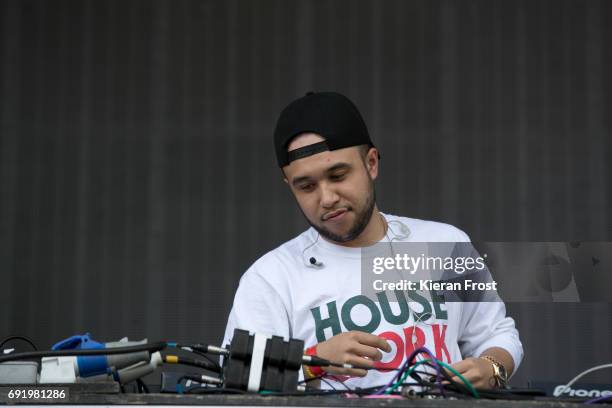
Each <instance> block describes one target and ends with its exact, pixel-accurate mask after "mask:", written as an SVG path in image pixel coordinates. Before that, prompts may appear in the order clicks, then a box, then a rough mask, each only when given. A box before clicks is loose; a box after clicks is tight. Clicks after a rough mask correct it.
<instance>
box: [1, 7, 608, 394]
mask: <svg viewBox="0 0 612 408" xmlns="http://www.w3.org/2000/svg"><path fill="white" fill-rule="evenodd" d="M0 15H1V17H0V19H1V23H2V24H1V28H0V30H1V31H0V33H1V34H0V59H1V63H0V70H1V72H0V98H1V99H0V103H1V109H0V115H1V116H0V148H1V150H0V192H1V200H0V270H1V273H2V275H1V276H2V283H1V285H0V334H2V335H6V334H10V333H18V334H25V335H28V336H31V337H32V338H33V339H34V340H36V342H37V343H39V344H40V345H41V346H49V345H50V344H52V343H53V342H55V341H57V340H59V339H61V338H64V337H67V336H69V335H71V334H74V333H77V332H84V331H90V332H92V334H93V335H94V336H95V338H98V339H101V340H112V339H117V338H119V337H121V336H130V337H135V338H141V337H145V336H146V337H149V338H151V339H158V338H171V339H176V340H192V341H202V342H217V341H219V340H220V338H221V335H222V332H223V329H224V325H225V319H226V316H227V313H228V312H229V308H230V306H231V302H232V296H233V293H234V290H235V288H236V286H237V284H238V279H239V277H240V275H241V274H242V272H243V271H244V270H245V269H246V268H247V267H248V266H249V264H250V263H252V262H253V261H254V260H255V259H256V258H257V257H258V256H260V255H261V254H262V253H264V252H265V251H267V250H269V249H271V248H273V247H275V246H276V245H278V244H280V243H282V242H283V241H285V240H286V239H288V238H290V237H292V236H294V235H295V234H297V233H299V232H300V231H301V230H303V229H304V227H305V223H304V221H303V219H302V218H301V215H300V213H299V211H298V209H297V208H296V206H295V205H294V202H293V199H292V197H291V196H290V194H289V192H288V191H287V189H286V188H285V186H284V184H283V182H282V180H281V176H280V173H279V171H278V169H277V168H276V167H275V164H274V163H275V162H274V157H273V152H272V144H271V132H272V129H273V126H274V122H275V119H276V115H277V114H278V112H279V111H280V109H281V108H282V107H283V106H284V105H285V104H286V103H287V102H288V101H290V100H291V99H293V98H295V97H296V96H299V95H301V94H303V93H304V92H306V91H308V90H312V89H314V90H323V89H331V90H338V91H340V92H344V93H346V94H347V95H349V96H350V97H351V98H353V99H354V100H355V101H356V102H357V104H358V106H359V107H360V108H361V110H362V112H363V114H364V116H365V118H366V121H367V123H368V125H369V128H370V131H371V133H372V135H373V138H374V140H375V142H376V144H377V145H378V146H379V147H380V149H381V151H382V156H383V159H382V162H381V166H382V169H381V177H380V179H379V181H378V182H377V189H378V197H379V204H380V207H381V208H382V209H383V211H386V212H390V213H397V214H402V215H409V216H413V217H418V218H428V219H434V220H440V221H444V222H448V223H452V224H455V225H457V226H459V227H461V228H462V229H464V230H465V231H467V232H468V233H469V234H470V235H471V237H472V238H473V239H479V240H497V241H502V240H525V241H527V240H610V239H612V234H611V231H612V228H611V227H612V218H611V217H610V216H609V207H610V201H611V200H610V187H609V185H610V170H611V169H610V164H609V159H608V158H609V157H610V153H611V152H610V141H609V133H610V130H611V122H610V120H611V119H610V117H611V115H610V113H611V111H610V108H611V97H612V92H611V91H612V89H611V82H610V81H611V80H610V76H609V75H606V73H607V72H611V70H612V61H611V53H610V47H609V44H610V43H611V40H612V27H611V26H610V24H609V23H608V22H609V21H610V19H611V18H612V10H611V4H610V3H609V2H603V1H602V2H599V1H589V2H582V1H559V0H551V1H526V0H525V1H517V2H509V1H490V0H481V1H410V2H409V1H386V2H376V1H333V2H331V1H329V2H328V1H299V2H298V1H285V0H278V1H260V2H246V1H227V2H226V1H215V2H213V1H177V2H171V1H155V2H150V1H91V0H90V1H80V0H79V1H76V0H75V1H3V2H1V3H0ZM508 306H509V311H510V313H511V315H512V316H514V317H515V318H516V319H517V321H518V325H519V328H520V329H521V336H522V339H523V341H524V345H525V348H526V360H525V362H524V364H523V367H522V368H521V370H520V371H519V373H518V374H517V377H516V380H517V383H519V384H521V383H524V382H525V381H526V380H529V379H534V378H539V379H556V380H564V379H569V378H570V377H571V375H572V374H574V373H575V372H577V371H579V370H582V369H584V368H586V367H588V366H591V365H594V364H596V363H599V362H603V361H609V360H610V359H611V358H612V350H611V348H610V344H611V340H612V329H611V323H610V322H611V320H612V319H611V317H612V307H611V306H610V305H609V304H600V305H576V304H567V305H547V306H544V305H516V304H513V305H508ZM600 378H602V379H608V380H609V379H610V374H601V375H600Z"/></svg>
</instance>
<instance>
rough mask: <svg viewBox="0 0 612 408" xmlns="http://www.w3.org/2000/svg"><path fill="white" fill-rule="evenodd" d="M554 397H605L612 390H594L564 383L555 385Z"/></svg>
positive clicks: (611, 392)
mask: <svg viewBox="0 0 612 408" xmlns="http://www.w3.org/2000/svg"><path fill="white" fill-rule="evenodd" d="M553 395H554V396H555V397H561V396H563V397H580V398H587V397H588V398H597V397H607V396H609V395H612V390H594V389H584V388H572V387H567V388H566V387H565V385H557V386H556V387H555V390H554V391H553Z"/></svg>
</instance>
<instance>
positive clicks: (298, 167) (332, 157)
mask: <svg viewBox="0 0 612 408" xmlns="http://www.w3.org/2000/svg"><path fill="white" fill-rule="evenodd" d="M323 140H325V138H323V137H321V136H320V135H318V134H316V133H303V134H301V135H299V136H297V137H295V138H294V139H293V140H292V141H291V142H290V143H289V146H288V148H287V151H292V150H295V149H299V148H301V147H304V146H308V145H311V144H314V143H318V142H321V141H323ZM356 160H359V148H358V147H356V146H353V147H347V148H344V149H338V150H333V151H324V152H320V153H316V154H313V155H312V156H308V157H304V158H301V159H298V160H294V161H292V162H291V163H290V164H289V165H288V166H285V167H283V171H284V173H285V176H286V177H287V179H288V180H290V181H291V180H292V179H293V178H296V177H318V176H320V175H321V174H323V173H325V171H327V170H328V169H330V168H331V167H333V166H336V165H338V164H339V163H346V164H349V165H352V164H354V163H355V162H356Z"/></svg>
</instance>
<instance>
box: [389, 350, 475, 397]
mask: <svg viewBox="0 0 612 408" xmlns="http://www.w3.org/2000/svg"><path fill="white" fill-rule="evenodd" d="M432 361H433V360H431V359H427V360H422V361H419V362H417V363H416V364H414V365H413V366H412V367H410V369H409V370H408V371H406V372H405V373H404V375H403V376H402V378H401V380H400V381H398V382H396V383H395V384H394V385H393V386H392V387H391V388H390V389H389V390H387V391H386V392H385V393H386V394H390V393H392V392H393V391H394V390H395V389H397V387H399V386H400V385H402V384H403V382H404V381H405V380H406V378H407V377H408V376H409V375H410V374H412V372H413V371H414V370H416V368H417V367H418V366H420V365H422V364H425V363H429V362H432ZM436 362H437V363H438V364H439V365H441V366H442V367H444V368H446V369H447V370H448V371H450V372H452V373H453V374H455V375H456V376H457V377H459V379H461V381H463V383H464V384H465V386H466V387H467V389H468V390H470V392H471V393H472V395H473V396H474V398H480V395H478V391H476V388H474V386H473V385H472V383H471V382H469V381H468V380H467V379H466V378H465V377H464V376H462V375H461V374H459V372H458V371H457V370H455V369H454V368H453V367H451V366H450V365H448V364H446V363H445V362H443V361H440V360H436Z"/></svg>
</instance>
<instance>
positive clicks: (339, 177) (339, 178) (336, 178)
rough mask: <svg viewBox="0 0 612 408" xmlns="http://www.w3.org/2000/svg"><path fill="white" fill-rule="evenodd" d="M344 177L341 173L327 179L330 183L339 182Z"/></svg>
mask: <svg viewBox="0 0 612 408" xmlns="http://www.w3.org/2000/svg"><path fill="white" fill-rule="evenodd" d="M345 176H346V172H343V173H335V174H332V175H330V176H329V179H330V180H332V181H341V180H343V179H344V177H345Z"/></svg>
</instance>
